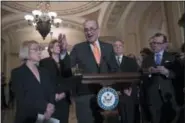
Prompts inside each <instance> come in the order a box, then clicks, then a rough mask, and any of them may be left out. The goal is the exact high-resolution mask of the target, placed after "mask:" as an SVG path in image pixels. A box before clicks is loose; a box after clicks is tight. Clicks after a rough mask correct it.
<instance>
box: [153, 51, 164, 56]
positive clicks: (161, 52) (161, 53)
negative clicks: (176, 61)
mask: <svg viewBox="0 0 185 123" xmlns="http://www.w3.org/2000/svg"><path fill="white" fill-rule="evenodd" d="M163 53H164V50H162V51H160V52H158V53H155V55H156V54H160V56H163Z"/></svg>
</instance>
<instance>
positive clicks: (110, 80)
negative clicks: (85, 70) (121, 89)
mask: <svg viewBox="0 0 185 123" xmlns="http://www.w3.org/2000/svg"><path fill="white" fill-rule="evenodd" d="M140 77H141V73H139V72H136V73H135V72H120V73H98V74H97V73H96V74H83V76H82V83H83V84H100V85H102V86H109V85H112V84H116V83H119V84H122V86H125V85H128V84H132V83H137V82H138V81H139V80H140Z"/></svg>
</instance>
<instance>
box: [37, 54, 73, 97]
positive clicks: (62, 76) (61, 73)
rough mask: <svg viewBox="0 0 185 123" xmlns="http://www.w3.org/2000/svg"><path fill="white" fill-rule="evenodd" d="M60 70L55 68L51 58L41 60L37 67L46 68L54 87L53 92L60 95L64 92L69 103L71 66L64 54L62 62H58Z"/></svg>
mask: <svg viewBox="0 0 185 123" xmlns="http://www.w3.org/2000/svg"><path fill="white" fill-rule="evenodd" d="M59 63H60V68H58V67H57V63H56V62H55V60H54V59H53V58H52V57H48V58H45V59H42V60H41V61H40V63H39V65H40V66H41V67H43V68H46V69H47V70H48V71H49V73H50V76H51V78H52V84H53V85H54V86H55V92H56V93H61V92H66V94H67V95H68V96H67V99H68V101H69V91H70V88H71V87H70V85H71V82H70V79H69V77H70V76H72V72H71V66H70V57H69V55H68V54H66V56H65V58H64V59H63V60H60V61H59Z"/></svg>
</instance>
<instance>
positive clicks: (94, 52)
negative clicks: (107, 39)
mask: <svg viewBox="0 0 185 123" xmlns="http://www.w3.org/2000/svg"><path fill="white" fill-rule="evenodd" d="M93 54H94V57H95V60H96V63H97V64H98V65H99V64H100V58H101V54H100V51H99V48H98V46H97V44H96V43H93Z"/></svg>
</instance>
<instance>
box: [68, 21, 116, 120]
mask: <svg viewBox="0 0 185 123" xmlns="http://www.w3.org/2000/svg"><path fill="white" fill-rule="evenodd" d="M83 26H84V34H85V37H86V41H85V42H82V43H79V44H76V45H75V46H74V47H73V49H72V51H71V54H70V58H71V67H75V66H76V65H77V64H78V67H79V68H80V69H82V71H83V73H108V72H115V71H117V68H118V67H117V65H116V60H115V58H114V51H113V47H112V45H111V44H108V43H103V42H101V41H99V39H98V38H99V34H100V29H99V25H98V22H97V21H95V20H87V21H85V22H84V25H83ZM93 87H94V86H92V85H84V84H80V85H78V87H77V96H76V97H75V103H76V116H77V120H78V123H102V122H103V119H102V117H101V115H100V113H99V112H98V108H99V107H98V106H97V103H96V93H97V91H96V90H95V91H94V89H93ZM99 88H100V87H99Z"/></svg>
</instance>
